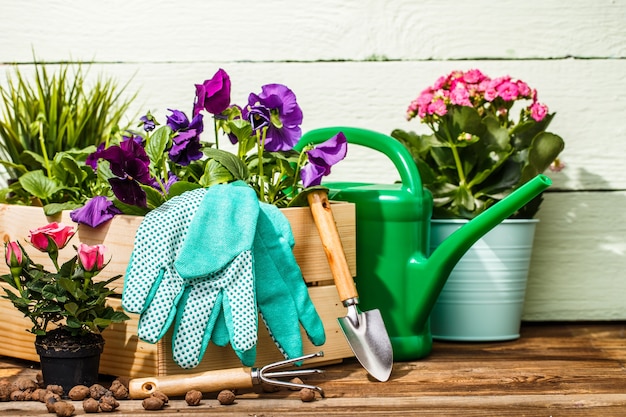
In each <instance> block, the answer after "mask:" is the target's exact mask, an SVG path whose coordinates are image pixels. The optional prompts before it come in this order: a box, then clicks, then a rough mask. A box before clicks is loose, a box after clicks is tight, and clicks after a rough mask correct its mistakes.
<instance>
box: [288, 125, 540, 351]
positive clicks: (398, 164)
mask: <svg viewBox="0 0 626 417" xmlns="http://www.w3.org/2000/svg"><path fill="white" fill-rule="evenodd" d="M338 132H343V133H344V134H345V136H346V138H347V140H348V143H350V144H355V145H361V146H365V147H367V148H371V149H374V150H376V151H379V152H382V153H383V154H385V155H386V156H387V157H388V158H389V159H390V160H391V161H392V162H393V164H394V165H395V168H396V169H397V170H398V173H399V174H400V179H401V183H400V184H365V183H356V182H329V183H324V184H323V185H324V186H326V187H328V188H329V197H330V198H331V199H332V200H338V201H348V202H352V203H354V204H355V206H356V255H357V277H356V279H355V282H356V285H357V288H358V292H359V302H360V304H359V305H360V306H361V307H362V308H363V309H365V310H373V309H379V310H380V312H381V315H382V317H383V321H384V323H385V327H386V329H387V332H388V334H389V338H390V339H391V345H392V349H393V356H394V360H397V361H408V360H413V359H419V358H423V357H425V356H427V355H428V354H429V353H430V351H431V350H432V335H431V332H430V312H431V310H432V308H433V306H434V304H435V302H436V301H437V297H438V296H439V293H440V292H441V289H442V288H443V286H444V284H445V283H446V280H447V279H448V276H449V275H450V272H451V271H452V269H453V268H454V266H455V265H456V263H457V262H458V261H459V260H460V259H461V257H462V256H463V255H464V254H465V252H466V251H467V250H468V249H469V248H470V247H471V246H472V245H473V244H474V243H475V242H476V241H478V240H479V239H480V238H481V237H482V236H483V235H484V234H485V233H487V232H489V231H490V230H491V229H492V228H494V227H495V226H496V225H498V224H499V223H500V222H501V221H502V220H504V219H506V218H508V217H509V216H511V215H512V214H513V213H514V212H516V211H517V210H518V209H519V208H521V207H522V206H524V205H525V204H526V203H528V202H529V201H530V200H532V199H533V198H534V197H535V196H537V195H538V194H539V193H541V192H542V191H543V190H545V189H546V188H547V187H549V186H550V184H551V183H552V182H551V180H550V179H549V178H548V177H546V176H545V175H538V176H537V177H535V178H534V179H533V180H531V181H529V182H527V183H526V184H524V185H523V186H522V187H520V188H519V189H517V190H516V191H515V192H513V193H511V194H510V195H509V196H507V197H506V198H505V199H503V200H501V201H499V202H498V203H497V204H495V205H493V206H492V207H491V208H489V209H488V210H486V211H485V212H484V213H482V214H480V215H479V216H477V217H476V218H474V219H473V220H471V221H470V222H468V223H467V224H466V225H464V226H463V227H461V228H460V229H459V230H457V231H456V232H455V233H454V234H452V235H451V236H450V237H449V238H447V239H446V240H445V241H444V242H443V243H442V244H441V245H440V246H438V247H437V249H436V250H435V251H434V252H433V253H432V254H430V255H429V240H430V218H431V213H432V208H433V202H432V195H431V194H430V192H429V191H428V190H426V189H424V188H423V187H422V181H421V178H420V175H419V172H418V170H417V168H416V166H415V163H414V162H413V158H412V157H411V154H410V153H409V151H408V150H407V149H406V148H405V147H404V146H403V145H402V144H401V143H400V142H398V141H396V140H395V139H393V138H391V137H390V136H387V135H384V134H381V133H377V132H373V131H370V130H364V129H359V128H353V127H331V128H323V129H317V130H313V131H310V132H308V133H306V134H305V135H303V137H302V139H301V141H300V142H299V144H298V148H300V149H302V148H303V147H304V146H305V145H307V144H318V143H321V142H324V141H326V140H327V139H329V138H330V137H332V136H333V135H335V134H337V133H338Z"/></svg>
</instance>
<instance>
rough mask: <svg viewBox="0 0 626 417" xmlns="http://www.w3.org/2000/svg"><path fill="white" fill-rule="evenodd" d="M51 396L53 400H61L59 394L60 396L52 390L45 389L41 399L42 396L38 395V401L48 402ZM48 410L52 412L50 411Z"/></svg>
mask: <svg viewBox="0 0 626 417" xmlns="http://www.w3.org/2000/svg"><path fill="white" fill-rule="evenodd" d="M51 398H52V399H53V400H54V401H61V396H60V395H59V394H55V393H54V392H50V391H46V393H45V394H44V395H43V399H42V397H41V396H40V397H39V401H42V402H44V403H46V404H48V401H49V400H50V399H51ZM54 401H53V402H54ZM50 412H51V413H52V411H50Z"/></svg>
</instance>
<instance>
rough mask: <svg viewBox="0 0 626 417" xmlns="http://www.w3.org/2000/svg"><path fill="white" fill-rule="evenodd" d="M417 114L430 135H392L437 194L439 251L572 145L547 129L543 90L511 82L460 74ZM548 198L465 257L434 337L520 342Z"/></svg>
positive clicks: (437, 311)
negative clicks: (535, 245)
mask: <svg viewBox="0 0 626 417" xmlns="http://www.w3.org/2000/svg"><path fill="white" fill-rule="evenodd" d="M516 104H517V105H518V106H521V108H520V109H519V112H517V110H515V109H514V107H515V105H516ZM415 117H419V119H420V120H421V122H422V123H424V124H425V125H426V126H428V128H429V130H430V133H427V134H418V133H415V132H408V131H404V130H399V129H398V130H394V131H393V132H392V134H391V135H392V136H393V137H394V138H396V139H397V140H399V141H400V142H401V143H403V144H404V145H405V147H406V148H407V149H408V150H409V151H410V152H411V155H412V156H413V159H414V161H415V163H416V165H417V168H418V170H419V173H420V175H421V177H422V181H423V184H424V186H425V187H426V188H427V189H428V190H429V191H430V192H431V193H432V195H433V205H434V207H433V213H432V218H433V220H432V222H431V232H430V245H431V248H433V249H434V248H435V247H437V246H438V245H439V244H440V243H441V242H442V241H443V240H445V239H446V238H447V236H448V235H449V234H451V233H452V232H454V231H455V230H456V229H458V228H459V227H461V226H462V224H464V223H465V222H467V221H468V220H467V219H472V218H474V217H476V216H478V215H480V214H481V213H483V212H484V211H485V210H487V209H488V208H489V207H490V206H492V205H494V204H496V203H497V202H498V201H500V200H502V199H503V198H504V197H506V196H507V195H509V194H510V193H511V192H513V191H514V190H516V189H517V188H519V187H520V186H522V185H523V184H525V183H526V182H528V181H529V180H531V179H532V178H534V177H535V176H536V175H537V174H540V173H543V172H544V171H545V170H546V169H548V168H551V169H553V170H560V169H562V168H563V166H564V165H563V164H562V163H561V161H560V160H559V159H558V156H559V154H560V152H561V151H562V150H563V148H564V141H563V139H562V138H561V137H560V136H558V135H556V134H554V133H551V132H548V131H547V129H548V125H549V124H550V122H551V121H552V119H553V117H554V113H549V112H548V107H547V106H546V105H545V104H543V103H541V102H539V101H538V100H537V91H536V90H534V89H532V88H531V87H529V86H528V84H526V83H525V82H523V81H521V80H516V79H513V78H511V77H510V76H503V77H498V78H490V77H488V76H487V75H485V74H483V73H482V72H481V71H479V70H475V69H474V70H469V71H453V72H451V73H450V74H448V75H446V76H443V77H441V78H439V79H438V80H437V81H436V82H435V84H434V85H432V86H430V87H428V88H426V89H425V90H423V91H422V92H421V94H420V95H419V96H418V97H417V98H416V99H415V100H414V101H413V102H412V103H411V104H410V106H409V108H408V111H407V119H408V120H411V119H413V118H415ZM542 199H543V197H542V195H539V196H537V197H536V198H535V199H533V200H532V201H531V202H529V203H528V204H527V205H526V206H524V207H522V208H521V209H520V210H518V211H517V212H516V213H515V214H514V215H513V216H511V218H510V219H507V220H505V221H503V222H502V223H501V224H500V225H498V226H497V227H496V228H495V229H493V230H492V231H491V232H489V233H488V234H487V235H485V236H484V237H483V238H482V239H481V240H480V241H479V242H478V243H477V244H475V245H474V247H472V248H471V249H470V250H469V251H468V252H467V253H466V254H465V255H464V256H463V258H462V259H461V260H460V262H459V263H458V264H457V265H456V267H455V268H454V270H453V271H452V273H451V274H450V276H449V278H448V280H447V282H446V284H445V286H444V288H443V290H442V292H441V293H440V295H439V298H438V300H437V303H436V304H435V306H434V308H433V310H432V313H431V327H432V334H433V337H435V338H438V339H445V340H461V341H462V340H466V341H487V340H510V339H514V338H517V337H519V327H520V323H521V315H522V309H523V302H524V296H525V288H526V280H527V277H528V269H529V266H530V256H531V250H532V244H533V237H534V230H535V225H536V222H537V220H536V219H534V216H535V215H536V213H537V211H538V209H539V206H540V204H541V202H542ZM514 236H515V237H514ZM517 237H519V240H517ZM486 248H487V249H486ZM491 267H493V268H491ZM507 285H508V287H507Z"/></svg>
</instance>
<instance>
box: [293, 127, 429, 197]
mask: <svg viewBox="0 0 626 417" xmlns="http://www.w3.org/2000/svg"><path fill="white" fill-rule="evenodd" d="M339 132H343V134H344V135H345V136H346V139H347V140H348V143H353V144H355V145H361V146H365V147H367V148H370V149H374V150H376V151H379V152H382V153H383V154H385V155H386V156H387V157H388V158H389V159H390V160H391V162H393V164H394V166H395V167H396V169H397V170H398V173H399V174H400V180H401V181H402V185H403V187H404V188H406V189H407V191H408V192H409V193H411V194H413V195H415V196H418V197H419V196H421V195H422V179H421V177H420V175H419V171H418V170H417V167H416V165H415V162H414V161H413V158H412V157H411V154H410V153H409V151H408V150H407V149H406V148H405V147H404V145H402V144H401V143H400V142H398V141H397V140H395V139H394V138H392V137H391V136H387V135H385V134H382V133H379V132H375V131H373V130H368V129H361V128H357V127H325V128H321V129H315V130H311V131H309V132H307V133H305V134H304V135H302V138H301V139H300V142H298V144H297V145H296V147H295V148H296V150H302V149H303V148H304V147H305V146H306V145H309V144H320V143H322V142H324V141H326V140H328V139H330V138H331V137H333V136H334V135H336V134H337V133H339Z"/></svg>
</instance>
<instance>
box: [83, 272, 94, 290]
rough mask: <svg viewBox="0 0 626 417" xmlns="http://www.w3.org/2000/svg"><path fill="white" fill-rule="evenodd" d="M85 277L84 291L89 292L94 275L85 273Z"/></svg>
mask: <svg viewBox="0 0 626 417" xmlns="http://www.w3.org/2000/svg"><path fill="white" fill-rule="evenodd" d="M84 274H85V275H84V276H85V277H84V279H83V291H85V292H86V291H87V287H88V286H89V282H90V281H91V277H92V276H93V275H94V274H93V273H91V272H88V271H85V273H84Z"/></svg>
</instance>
